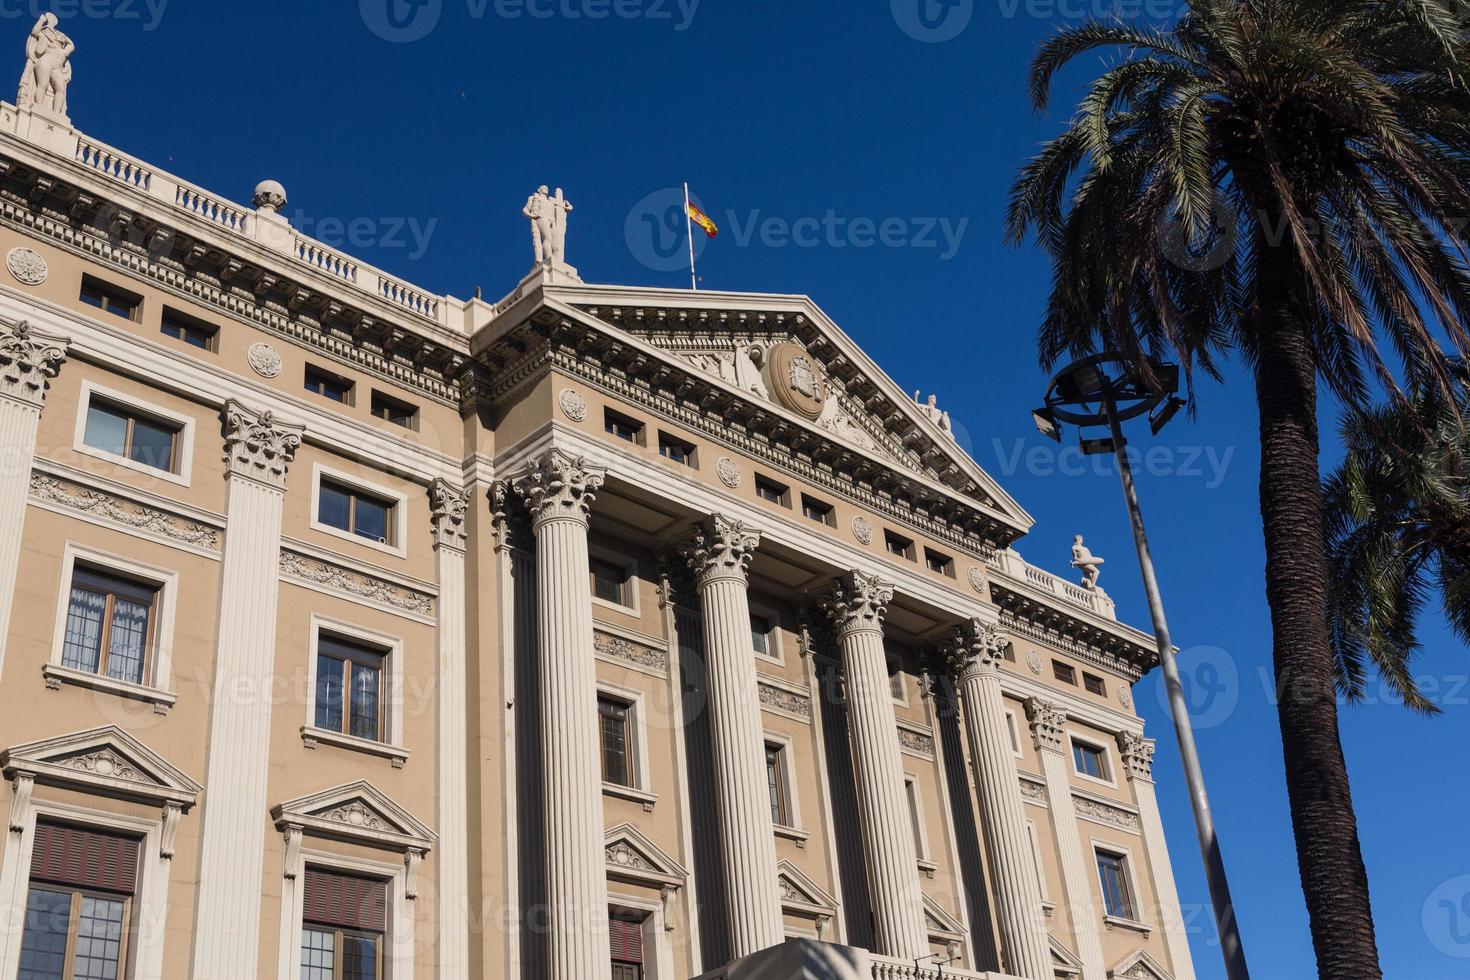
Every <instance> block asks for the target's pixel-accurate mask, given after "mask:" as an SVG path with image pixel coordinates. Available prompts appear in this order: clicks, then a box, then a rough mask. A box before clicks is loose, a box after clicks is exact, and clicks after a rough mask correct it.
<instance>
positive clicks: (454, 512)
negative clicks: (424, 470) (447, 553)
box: [429, 480, 469, 551]
mask: <svg viewBox="0 0 1470 980" xmlns="http://www.w3.org/2000/svg"><path fill="white" fill-rule="evenodd" d="M468 511H469V497H468V496H467V495H466V494H465V492H464V491H463V490H461V489H459V488H458V487H456V486H452V485H451V484H449V483H447V482H445V481H444V480H435V481H434V482H433V483H431V484H429V518H430V520H431V521H433V524H434V544H435V545H436V546H437V547H440V548H454V549H455V550H457V551H463V550H464V547H465V526H464V524H465V515H466V514H467V513H468Z"/></svg>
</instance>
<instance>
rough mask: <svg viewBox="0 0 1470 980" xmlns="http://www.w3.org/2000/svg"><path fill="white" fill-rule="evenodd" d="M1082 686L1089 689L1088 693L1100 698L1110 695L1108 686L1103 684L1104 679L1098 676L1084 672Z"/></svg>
mask: <svg viewBox="0 0 1470 980" xmlns="http://www.w3.org/2000/svg"><path fill="white" fill-rule="evenodd" d="M1082 686H1083V687H1084V688H1086V689H1087V693H1089V694H1096V695H1098V696H1099V697H1107V695H1108V686H1107V684H1105V683H1104V682H1103V679H1102V678H1101V677H1098V676H1097V675H1096V674H1089V673H1086V672H1084V673H1083V674H1082Z"/></svg>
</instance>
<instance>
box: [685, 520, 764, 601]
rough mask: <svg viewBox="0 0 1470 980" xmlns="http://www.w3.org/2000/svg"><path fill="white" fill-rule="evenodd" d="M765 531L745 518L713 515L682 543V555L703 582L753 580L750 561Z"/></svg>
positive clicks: (699, 580) (696, 577)
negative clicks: (742, 519)
mask: <svg viewBox="0 0 1470 980" xmlns="http://www.w3.org/2000/svg"><path fill="white" fill-rule="evenodd" d="M760 543H761V533H760V532H759V531H757V530H756V529H755V528H753V527H751V526H750V525H749V524H746V523H745V522H744V521H737V520H734V519H733V518H729V517H726V516H725V515H724V514H712V515H710V516H709V517H707V518H705V520H703V521H701V522H700V524H699V527H698V528H697V529H696V530H695V532H694V537H693V538H691V539H690V540H688V541H686V542H684V544H682V545H680V546H679V554H680V555H682V556H683V558H684V560H685V561H686V562H688V563H689V570H690V571H691V572H693V573H694V579H695V581H696V582H697V583H698V584H699V585H704V584H705V583H707V582H715V581H719V580H720V579H738V580H739V581H740V582H742V583H744V582H747V581H749V579H750V562H751V559H753V558H754V557H755V552H756V549H757V548H759V547H760Z"/></svg>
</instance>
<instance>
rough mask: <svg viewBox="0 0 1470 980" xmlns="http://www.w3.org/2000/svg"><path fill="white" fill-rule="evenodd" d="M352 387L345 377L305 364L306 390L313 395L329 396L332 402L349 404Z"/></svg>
mask: <svg viewBox="0 0 1470 980" xmlns="http://www.w3.org/2000/svg"><path fill="white" fill-rule="evenodd" d="M352 389H353V384H352V382H351V381H349V380H347V379H346V378H344V377H341V376H339V375H336V374H332V373H331V372H330V371H323V370H322V369H321V368H318V367H312V366H311V365H309V364H308V365H307V367H306V390H307V391H309V392H311V393H312V394H313V395H321V396H322V397H323V398H329V399H331V400H332V401H334V402H341V403H342V404H343V405H351V404H352Z"/></svg>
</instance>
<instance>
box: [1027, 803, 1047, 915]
mask: <svg viewBox="0 0 1470 980" xmlns="http://www.w3.org/2000/svg"><path fill="white" fill-rule="evenodd" d="M1026 836H1027V837H1028V838H1029V839H1030V841H1031V860H1032V862H1033V863H1035V865H1036V880H1037V881H1039V882H1040V883H1041V900H1042V901H1043V902H1044V901H1046V865H1045V864H1043V863H1042V862H1041V839H1040V837H1038V836H1037V833H1036V822H1035V821H1033V820H1027V821H1026Z"/></svg>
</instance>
